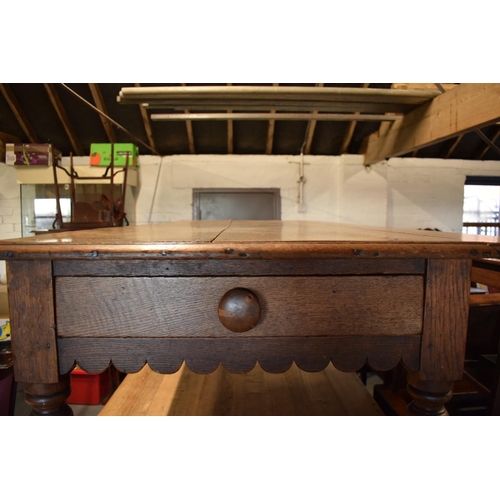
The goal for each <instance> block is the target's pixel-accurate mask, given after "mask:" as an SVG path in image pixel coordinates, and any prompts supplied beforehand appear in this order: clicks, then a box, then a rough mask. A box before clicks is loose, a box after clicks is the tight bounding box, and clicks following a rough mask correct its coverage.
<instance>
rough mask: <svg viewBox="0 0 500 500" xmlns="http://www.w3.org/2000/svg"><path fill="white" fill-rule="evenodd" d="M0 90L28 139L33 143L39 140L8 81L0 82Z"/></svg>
mask: <svg viewBox="0 0 500 500" xmlns="http://www.w3.org/2000/svg"><path fill="white" fill-rule="evenodd" d="M0 91H1V92H2V94H3V96H4V97H5V100H6V101H7V104H8V105H9V107H10V109H11V110H12V112H13V113H14V116H15V117H16V120H17V121H18V122H19V125H21V127H22V129H23V131H24V133H25V134H26V136H27V137H28V140H29V141H30V142H33V143H37V142H40V141H39V140H38V135H37V133H36V132H35V129H34V128H33V127H32V125H31V123H30V121H29V120H28V117H27V116H26V113H25V112H24V110H23V108H22V107H21V105H20V104H19V101H18V100H17V97H16V96H15V95H14V93H13V92H12V89H11V88H10V85H9V84H8V83H0Z"/></svg>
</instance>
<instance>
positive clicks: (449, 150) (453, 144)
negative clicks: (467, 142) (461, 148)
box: [444, 134, 464, 160]
mask: <svg viewBox="0 0 500 500" xmlns="http://www.w3.org/2000/svg"><path fill="white" fill-rule="evenodd" d="M463 136H464V134H460V135H459V136H457V137H456V138H455V140H454V141H453V143H452V144H451V146H450V147H449V148H448V150H447V151H446V153H445V155H444V159H445V160H446V159H448V158H449V157H450V156H451V155H452V154H453V151H455V149H456V147H457V146H458V144H459V143H460V141H461V140H462V138H463Z"/></svg>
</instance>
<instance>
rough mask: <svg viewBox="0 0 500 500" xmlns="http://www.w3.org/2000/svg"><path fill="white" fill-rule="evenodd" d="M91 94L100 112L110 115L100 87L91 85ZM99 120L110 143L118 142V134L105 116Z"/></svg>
mask: <svg viewBox="0 0 500 500" xmlns="http://www.w3.org/2000/svg"><path fill="white" fill-rule="evenodd" d="M89 87H90V92H91V93H92V97H93V99H94V103H95V105H96V107H97V109H98V110H99V111H102V113H104V114H105V115H108V111H107V109H106V103H105V102H104V99H103V97H102V94H101V90H100V89H99V85H98V84H97V83H89ZM99 118H100V119H101V122H102V126H103V127H104V130H105V132H106V135H107V137H108V140H109V142H111V143H114V142H116V134H115V130H114V129H113V125H112V124H111V122H109V121H108V120H107V119H106V118H105V117H104V116H103V115H101V114H99Z"/></svg>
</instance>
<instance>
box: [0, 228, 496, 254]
mask: <svg viewBox="0 0 500 500" xmlns="http://www.w3.org/2000/svg"><path fill="white" fill-rule="evenodd" d="M279 256H281V257H284V258H286V257H290V258H295V257H305V256H308V257H311V258H315V257H318V258H322V257H323V258H324V257H358V256H361V257H365V258H369V257H390V258H395V257H397V258H405V257H412V258H415V257H422V258H427V257H429V258H430V257H436V258H439V257H441V258H445V257H448V258H485V257H487V258H498V257H500V238H497V237H491V236H476V235H467V234H461V233H445V232H439V231H424V230H406V229H388V228H377V227H371V226H356V225H348V224H336V223H328V222H307V221H230V220H219V221H178V222H166V223H158V224H144V225H135V226H126V227H116V228H102V229H92V230H82V231H72V232H61V233H51V234H47V235H38V236H32V237H27V238H18V239H12V240H3V241H0V259H5V260H9V259H16V258H39V259H49V258H50V259H54V258H55V259H58V258H79V259H82V258H83V259H85V258H94V259H95V258H96V257H100V258H138V257H140V258H146V257H147V258H165V257H170V258H197V257H200V258H224V259H230V258H259V259H260V258H276V257H279Z"/></svg>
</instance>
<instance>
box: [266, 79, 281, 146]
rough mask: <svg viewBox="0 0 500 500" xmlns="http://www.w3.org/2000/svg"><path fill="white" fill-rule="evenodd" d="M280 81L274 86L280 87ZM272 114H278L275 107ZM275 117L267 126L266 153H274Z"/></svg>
mask: <svg viewBox="0 0 500 500" xmlns="http://www.w3.org/2000/svg"><path fill="white" fill-rule="evenodd" d="M279 85H280V84H279V83H273V87H279ZM269 113H270V114H271V115H275V114H276V110H275V109H271V110H270V111H269ZM274 125H275V121H274V119H271V120H269V124H268V126H267V141H266V155H271V154H273V142H274Z"/></svg>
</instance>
